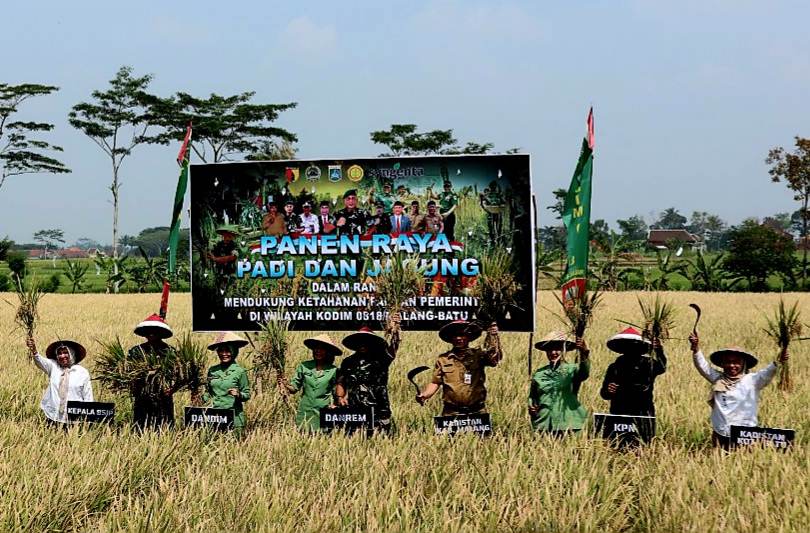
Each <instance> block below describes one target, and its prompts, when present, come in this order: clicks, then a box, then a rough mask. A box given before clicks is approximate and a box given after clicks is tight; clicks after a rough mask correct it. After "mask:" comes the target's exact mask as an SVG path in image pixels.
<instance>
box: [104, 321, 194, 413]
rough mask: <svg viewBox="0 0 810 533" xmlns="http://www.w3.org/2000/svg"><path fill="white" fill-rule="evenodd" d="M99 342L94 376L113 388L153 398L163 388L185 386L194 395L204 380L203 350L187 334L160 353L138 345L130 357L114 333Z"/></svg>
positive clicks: (158, 394) (177, 389)
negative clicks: (133, 354)
mask: <svg viewBox="0 0 810 533" xmlns="http://www.w3.org/2000/svg"><path fill="white" fill-rule="evenodd" d="M101 345H102V348H103V349H102V352H101V353H100V354H99V355H98V357H97V358H96V368H95V376H96V378H97V379H98V380H99V381H101V382H102V383H104V384H105V385H106V387H107V388H108V389H110V390H111V391H113V392H117V393H128V392H132V391H133V390H137V391H139V392H141V393H144V394H147V395H149V396H152V397H155V398H157V397H160V396H161V395H162V394H163V392H164V391H166V390H172V391H175V392H177V391H181V390H188V391H190V392H191V394H192V396H196V395H197V394H198V393H199V391H200V387H201V386H202V385H203V383H204V381H205V379H204V375H205V374H204V373H205V366H206V359H207V352H206V349H205V346H204V345H202V344H200V343H199V342H196V341H195V340H194V339H193V337H192V336H191V334H186V335H184V336H183V337H181V338H180V340H179V341H178V343H177V346H176V347H172V348H170V349H169V350H167V351H166V352H165V353H163V354H161V353H156V352H154V351H151V350H150V351H147V350H143V349H140V348H139V347H138V348H136V349H138V350H140V352H141V353H140V354H138V355H137V356H135V357H132V356H130V353H129V351H128V350H126V349H125V348H124V347H123V345H122V344H121V340H120V339H119V338H118V337H116V338H115V340H114V341H108V342H104V341H102V342H101Z"/></svg>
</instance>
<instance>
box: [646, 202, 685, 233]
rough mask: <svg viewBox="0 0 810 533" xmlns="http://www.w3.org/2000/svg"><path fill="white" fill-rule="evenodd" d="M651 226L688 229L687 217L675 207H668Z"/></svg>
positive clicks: (655, 227)
mask: <svg viewBox="0 0 810 533" xmlns="http://www.w3.org/2000/svg"><path fill="white" fill-rule="evenodd" d="M650 227H651V228H653V229H686V217H685V216H683V215H682V214H680V213H679V212H678V210H677V209H675V208H674V207H668V208H666V209H665V210H664V212H663V213H661V215H660V216H659V217H658V220H657V221H656V222H655V224H653V225H652V226H650Z"/></svg>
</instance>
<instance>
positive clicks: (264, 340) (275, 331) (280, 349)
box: [253, 307, 290, 397]
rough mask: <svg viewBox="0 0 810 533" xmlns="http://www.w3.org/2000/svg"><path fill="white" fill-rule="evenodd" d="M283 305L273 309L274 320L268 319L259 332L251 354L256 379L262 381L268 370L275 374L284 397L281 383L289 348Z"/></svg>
mask: <svg viewBox="0 0 810 533" xmlns="http://www.w3.org/2000/svg"><path fill="white" fill-rule="evenodd" d="M285 311H286V310H285V308H284V307H279V308H277V309H276V310H275V312H276V316H277V317H279V318H276V319H275V320H272V319H271V320H268V321H267V322H265V323H264V324H263V326H262V331H261V333H260V334H259V341H260V347H259V349H258V350H257V351H256V353H255V355H254V356H253V361H254V369H255V371H256V374H257V375H256V378H257V381H259V382H262V381H263V378H265V377H266V376H268V371H273V372H275V374H276V383H277V384H278V389H279V392H280V393H281V395H282V396H284V397H286V395H287V389H286V388H285V387H284V385H283V380H284V369H285V367H286V366H287V355H288V353H289V350H290V335H289V333H290V321H289V320H283V319H282V318H280V317H283V316H284V313H285Z"/></svg>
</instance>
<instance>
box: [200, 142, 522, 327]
mask: <svg viewBox="0 0 810 533" xmlns="http://www.w3.org/2000/svg"><path fill="white" fill-rule="evenodd" d="M529 165H530V162H529V156H528V155H519V154H516V155H491V156H431V157H399V158H371V159H347V160H295V161H268V162H240V163H217V164H207V165H192V167H191V173H190V180H191V206H192V207H191V235H192V239H191V241H192V242H191V245H192V301H193V303H192V307H193V327H194V330H195V331H229V330H233V331H255V330H258V329H260V328H261V324H262V323H264V322H266V321H267V320H272V319H277V318H281V319H285V320H289V321H290V322H291V328H292V329H299V330H352V329H356V328H357V327H358V326H359V325H361V324H363V325H370V326H372V327H375V326H378V325H380V324H381V323H382V322H384V321H385V319H386V316H387V312H386V310H385V305H384V303H385V302H383V301H381V300H380V299H379V298H377V297H376V286H375V278H376V276H377V275H378V274H379V273H380V271H384V270H385V269H387V268H389V266H390V262H391V261H392V260H404V261H410V262H411V263H412V264H414V265H415V266H416V267H417V268H418V270H419V272H420V274H421V275H422V276H423V278H424V287H423V289H422V290H421V291H420V293H419V295H418V296H416V297H414V298H412V299H411V300H410V301H409V302H407V303H406V305H405V306H404V309H403V311H402V313H401V315H402V326H403V328H404V329H419V330H435V329H438V328H439V327H441V326H442V325H443V324H445V323H446V322H448V321H450V320H458V319H465V320H473V319H478V318H479V315H481V314H482V310H483V309H484V308H485V307H486V306H485V305H482V304H483V303H484V302H482V301H481V300H482V299H481V298H480V297H479V296H480V294H481V287H480V285H481V284H480V283H479V281H481V279H480V278H481V273H482V271H483V269H484V266H485V265H492V266H490V267H489V268H490V269H491V270H492V271H493V272H494V271H496V270H498V268H500V269H501V270H502V271H505V272H507V274H508V275H509V276H511V278H510V279H514V284H515V286H516V289H515V290H514V291H513V293H514V294H513V296H511V297H510V298H508V301H504V302H502V306H501V307H500V308H499V309H501V310H500V311H498V312H497V313H493V312H490V313H489V314H497V315H498V316H494V317H491V318H494V319H495V320H496V321H497V323H498V325H499V326H500V327H501V329H504V330H513V331H530V330H531V328H532V324H533V311H534V304H533V294H534V290H533V285H532V283H533V282H532V272H533V269H534V267H533V264H532V261H533V249H532V243H533V239H532V235H533V228H532V221H531V216H530V213H531V211H530V209H531V208H530V201H531V180H530V170H529V168H530V166H529ZM486 314H487V313H484V315H486ZM484 318H486V320H487V321H489V320H490V317H489V316H481V317H480V319H484Z"/></svg>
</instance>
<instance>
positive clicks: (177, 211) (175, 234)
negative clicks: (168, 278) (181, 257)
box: [169, 124, 191, 274]
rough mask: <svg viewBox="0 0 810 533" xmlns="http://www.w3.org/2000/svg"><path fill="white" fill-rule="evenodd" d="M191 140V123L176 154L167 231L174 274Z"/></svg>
mask: <svg viewBox="0 0 810 533" xmlns="http://www.w3.org/2000/svg"><path fill="white" fill-rule="evenodd" d="M189 142H191V124H189V125H188V128H186V136H185V138H184V139H183V145H182V146H181V147H180V152H179V153H178V154H177V164H178V165H180V178H179V179H178V180H177V189H176V190H175V192H174V208H173V209H172V223H171V226H170V228H171V230H170V231H169V274H174V271H175V269H176V268H177V246H178V244H179V243H180V216H181V215H182V214H183V200H184V199H185V197H186V188H187V187H188V163H189V157H188V144H189Z"/></svg>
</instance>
